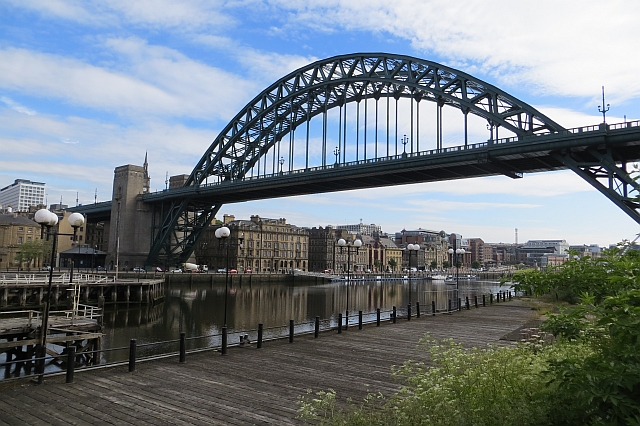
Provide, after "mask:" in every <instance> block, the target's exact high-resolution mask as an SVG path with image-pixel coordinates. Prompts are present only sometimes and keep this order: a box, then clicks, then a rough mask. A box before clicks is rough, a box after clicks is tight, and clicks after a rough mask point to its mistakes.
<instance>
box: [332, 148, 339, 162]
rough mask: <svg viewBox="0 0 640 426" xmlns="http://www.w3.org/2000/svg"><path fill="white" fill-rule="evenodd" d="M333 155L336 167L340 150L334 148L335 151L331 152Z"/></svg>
mask: <svg viewBox="0 0 640 426" xmlns="http://www.w3.org/2000/svg"><path fill="white" fill-rule="evenodd" d="M333 155H335V156H336V166H337V165H338V157H339V156H340V148H338V147H337V146H336V149H334V150H333Z"/></svg>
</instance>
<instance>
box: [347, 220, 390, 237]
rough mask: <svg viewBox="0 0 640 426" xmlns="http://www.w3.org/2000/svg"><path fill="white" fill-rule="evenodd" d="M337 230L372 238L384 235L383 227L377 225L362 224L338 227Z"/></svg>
mask: <svg viewBox="0 0 640 426" xmlns="http://www.w3.org/2000/svg"><path fill="white" fill-rule="evenodd" d="M335 229H339V230H344V231H347V232H349V233H350V234H356V235H368V236H370V237H375V236H378V235H380V234H382V227H381V226H380V225H376V224H375V223H372V224H371V225H365V224H364V223H362V222H360V223H359V224H357V225H337V226H336V227H335Z"/></svg>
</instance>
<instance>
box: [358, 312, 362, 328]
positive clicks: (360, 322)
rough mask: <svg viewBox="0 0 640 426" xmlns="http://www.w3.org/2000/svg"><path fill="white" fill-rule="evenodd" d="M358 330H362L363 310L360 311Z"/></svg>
mask: <svg viewBox="0 0 640 426" xmlns="http://www.w3.org/2000/svg"><path fill="white" fill-rule="evenodd" d="M358 330H362V311H358Z"/></svg>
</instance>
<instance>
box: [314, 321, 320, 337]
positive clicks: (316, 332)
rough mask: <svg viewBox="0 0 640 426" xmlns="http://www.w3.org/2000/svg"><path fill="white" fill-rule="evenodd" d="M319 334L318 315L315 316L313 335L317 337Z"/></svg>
mask: <svg viewBox="0 0 640 426" xmlns="http://www.w3.org/2000/svg"><path fill="white" fill-rule="evenodd" d="M319 334H320V317H316V325H315V329H314V331H313V337H314V338H316V339H317V338H318V335H319Z"/></svg>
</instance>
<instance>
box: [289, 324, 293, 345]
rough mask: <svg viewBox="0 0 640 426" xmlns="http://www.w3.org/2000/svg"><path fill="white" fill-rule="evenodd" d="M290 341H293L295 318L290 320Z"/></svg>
mask: <svg viewBox="0 0 640 426" xmlns="http://www.w3.org/2000/svg"><path fill="white" fill-rule="evenodd" d="M289 343H293V320H289Z"/></svg>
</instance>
